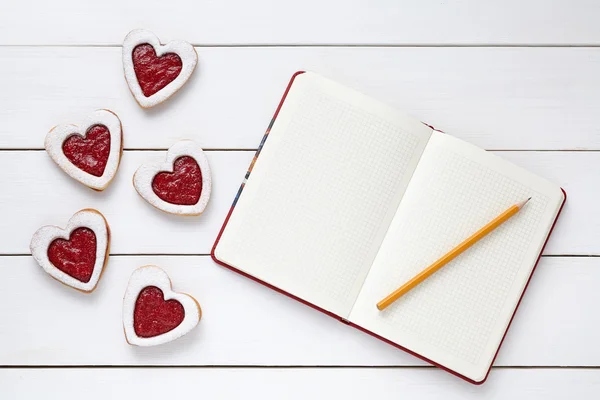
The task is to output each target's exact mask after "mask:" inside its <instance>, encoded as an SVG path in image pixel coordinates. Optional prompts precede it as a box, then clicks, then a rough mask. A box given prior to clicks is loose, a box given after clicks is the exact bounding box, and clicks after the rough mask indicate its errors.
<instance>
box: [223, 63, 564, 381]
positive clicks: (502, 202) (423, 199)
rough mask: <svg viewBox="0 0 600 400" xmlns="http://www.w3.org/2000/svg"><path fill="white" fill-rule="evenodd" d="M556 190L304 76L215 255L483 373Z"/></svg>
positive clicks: (367, 327) (364, 325) (442, 359)
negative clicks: (441, 261) (394, 294)
mask: <svg viewBox="0 0 600 400" xmlns="http://www.w3.org/2000/svg"><path fill="white" fill-rule="evenodd" d="M250 172H251V173H250ZM529 196H531V197H532V199H531V201H530V202H529V203H528V204H527V205H526V206H525V207H524V208H523V210H522V211H521V212H519V213H518V214H517V215H516V216H515V217H513V218H511V219H510V220H509V221H508V222H507V223H505V224H504V225H502V226H501V227H500V228H498V229H497V230H496V231H494V232H492V233H491V234H489V235H488V236H487V237H485V238H484V239H483V240H481V241H480V242H478V243H477V244H476V245H474V246H473V247H472V248H470V249H469V250H467V251H466V252H465V253H464V254H462V255H461V256H459V257H458V258H457V259H455V260H454V261H453V262H452V263H450V264H448V265H447V266H445V267H444V268H442V269H441V270H440V271H439V272H437V273H436V274H434V275H433V276H432V277H430V278H429V279H427V280H426V281H425V282H424V283H422V284H421V285H419V286H418V287H417V288H415V289H413V290H412V291H411V292H409V293H408V294H406V295H405V296H403V297H402V298H400V299H399V300H397V301H396V302H395V303H393V304H392V305H391V306H390V307H388V308H387V309H385V310H384V311H379V310H378V309H377V308H376V306H375V304H376V303H377V302H378V301H379V300H381V299H382V298H383V297H385V296H387V295H388V294H389V293H390V292H391V291H393V290H394V289H396V288H398V287H399V286H401V285H402V284H403V283H405V282H406V281H407V280H409V279H410V278H412V277H413V276H414V275H416V274H417V273H418V272H420V271H421V270H423V269H424V268H426V267H427V266H428V265H429V264H431V263H432V262H434V261H435V260H436V259H437V258H439V257H440V256H442V255H444V254H445V253H446V252H447V251H449V250H450V249H452V248H453V247H454V246H456V245H457V244H458V243H460V242H461V241H462V240H464V239H465V238H467V237H468V236H470V235H471V234H472V233H473V232H475V231H476V230H478V229H479V228H481V227H482V226H483V225H485V224H486V223H487V222H489V221H490V220H491V219H493V218H494V217H496V216H497V215H498V214H500V213H501V212H503V211H504V210H506V209H507V208H508V207H510V206H511V205H513V204H515V203H517V202H519V201H522V200H524V199H526V198H528V197H529ZM564 200H565V195H564V192H563V191H562V190H561V188H560V187H558V186H556V185H554V184H552V183H550V182H548V181H546V180H544V179H542V178H540V177H538V176H536V175H534V174H532V173H530V172H528V171H526V170H523V169H522V168H519V167H517V166H515V165H513V164H511V163H509V162H507V161H505V160H503V159H501V158H499V157H497V156H496V155H494V154H491V153H488V152H486V151H484V150H482V149H479V148H477V147H475V146H473V145H471V144H468V143H465V142H463V141H461V140H459V139H456V138H454V137H452V136H450V135H448V134H444V133H441V132H439V131H435V130H434V129H432V128H430V127H428V126H426V125H425V124H423V123H421V122H419V121H417V120H414V119H412V118H410V117H407V116H405V115H403V114H401V113H399V112H397V111H395V110H393V109H392V108H390V107H388V106H386V105H384V104H382V103H380V102H378V101H375V100H373V99H371V98H369V97H367V96H365V95H363V94H360V93H358V92H356V91H354V90H351V89H349V88H346V87H344V86H342V85H340V84H337V83H335V82H333V81H331V80H328V79H325V78H323V77H321V76H319V75H317V74H314V73H310V72H307V73H299V74H296V75H295V76H294V77H293V78H292V81H291V82H290V85H289V86H288V90H287V91H286V94H285V95H284V98H283V99H282V102H281V104H280V106H279V109H278V112H277V113H276V115H275V118H274V120H273V121H272V122H271V126H270V129H269V130H268V131H267V134H266V135H265V137H264V138H263V141H262V143H261V147H260V148H259V151H258V152H257V156H256V158H255V159H254V161H253V162H252V165H251V167H250V170H249V171H248V175H247V176H246V180H245V181H244V183H243V184H242V187H241V188H240V192H239V193H238V196H237V197H236V200H235V202H234V206H233V207H232V210H231V212H230V214H229V216H228V218H227V220H226V221H225V224H224V225H223V229H222V230H221V233H220V234H219V237H218V238H217V241H216V243H215V246H214V248H213V252H212V255H213V258H214V259H215V260H216V261H217V262H219V263H220V264H223V265H226V266H228V267H230V268H233V269H235V270H237V271H238V272H242V273H244V274H245V275H247V276H251V277H253V278H255V279H257V280H259V281H261V282H263V283H266V284H268V285H269V286H271V287H273V288H276V289H278V290H280V291H282V292H285V293H286V294H289V295H291V296H293V297H295V298H297V299H299V300H301V301H303V302H305V303H308V304H310V305H312V306H315V307H316V308H318V309H320V310H322V311H325V312H326V313H328V314H330V315H332V316H336V317H338V318H340V319H342V320H343V321H344V322H346V323H349V324H351V325H353V326H355V327H357V328H360V329H362V330H364V331H367V332H368V333H371V334H373V335H375V336H378V337H379V338H381V339H384V340H386V341H388V342H390V343H392V344H394V345H396V346H398V347H401V348H403V349H405V350H408V351H409V352H411V353H413V354H415V355H417V356H419V357H421V358H423V359H426V360H427V361H429V362H432V363H434V364H436V365H438V366H441V367H442V368H444V369H447V370H449V371H451V372H453V373H455V374H457V375H459V376H461V377H463V378H465V379H467V380H468V381H470V382H473V383H481V382H483V381H484V380H485V378H486V377H487V374H488V373H489V370H490V368H491V365H492V362H493V360H494V358H495V356H496V353H497V350H498V348H499V347H500V344H501V341H502V339H503V337H504V335H505V332H506V330H507V329H508V325H509V324H510V321H511V319H512V316H513V314H514V312H515V310H516V307H517V305H518V303H519V301H520V299H521V296H522V294H523V292H524V290H525V287H526V285H527V283H528V281H529V278H530V276H531V274H532V272H533V269H534V267H535V265H536V263H537V260H538V258H539V256H540V254H541V251H542V249H543V246H544V244H545V242H546V239H547V237H548V235H549V234H550V231H551V229H552V227H553V224H554V222H555V220H556V218H557V216H558V214H559V212H560V209H561V207H562V205H563V203H564Z"/></svg>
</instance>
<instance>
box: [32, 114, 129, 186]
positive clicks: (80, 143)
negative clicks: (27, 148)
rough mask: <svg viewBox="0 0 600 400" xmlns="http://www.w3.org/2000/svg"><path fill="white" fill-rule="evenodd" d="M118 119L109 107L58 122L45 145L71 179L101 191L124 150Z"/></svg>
mask: <svg viewBox="0 0 600 400" xmlns="http://www.w3.org/2000/svg"><path fill="white" fill-rule="evenodd" d="M122 134H123V132H122V129H121V120H120V119H119V117H117V115H116V114H115V113H113V112H112V111H109V110H97V111H94V112H93V113H92V114H90V115H89V116H87V117H86V118H84V119H82V120H81V121H80V122H78V123H76V124H74V125H71V124H68V125H58V126H56V127H54V128H52V130H51V131H50V132H49V133H48V134H47V135H46V141H45V143H44V146H45V148H46V151H47V152H48V154H49V155H50V157H51V158H52V160H54V162H55V163H56V164H58V166H59V167H60V168H61V169H62V170H63V171H65V172H66V173H67V174H68V175H69V176H70V177H71V178H73V179H75V180H77V181H79V182H81V183H83V184H84V185H86V186H88V187H90V188H92V189H94V190H99V191H100V190H104V189H106V187H107V186H108V184H109V183H110V182H111V180H112V179H113V178H114V177H115V174H116V173H117V169H118V168H119V163H120V162H121V153H122V152H123V136H122Z"/></svg>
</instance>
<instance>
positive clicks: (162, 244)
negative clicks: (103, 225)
mask: <svg viewBox="0 0 600 400" xmlns="http://www.w3.org/2000/svg"><path fill="white" fill-rule="evenodd" d="M253 154H254V153H253V152H251V151H244V152H239V151H233V152H232V151H229V152H226V151H217V152H208V157H209V162H210V163H211V168H212V170H213V171H212V172H213V181H214V187H213V192H212V198H211V200H210V202H209V205H208V208H207V210H206V212H205V213H204V214H203V215H202V216H200V217H190V218H185V217H176V216H172V215H168V214H165V213H162V212H160V211H157V210H155V209H154V208H152V207H151V206H149V205H148V204H147V203H145V202H144V201H143V200H142V199H141V197H139V196H138V195H137V193H136V192H135V190H134V189H133V186H132V184H131V177H132V176H133V173H134V171H135V170H136V169H137V168H138V166H139V165H141V164H142V163H144V162H147V161H151V160H162V159H164V152H162V151H161V152H154V151H150V152H147V151H131V152H125V154H124V156H123V160H122V164H121V167H120V170H119V172H118V173H117V177H116V178H115V181H114V182H112V184H111V186H109V188H108V189H107V190H106V191H104V192H102V193H96V192H94V191H92V190H90V189H87V188H86V187H84V186H82V185H81V184H79V183H77V182H75V181H74V180H72V179H70V178H68V177H67V176H66V175H65V174H64V173H63V172H62V171H61V170H59V169H58V167H56V166H55V165H54V163H53V162H52V161H51V160H50V158H49V157H48V156H47V154H46V153H45V152H44V151H4V152H2V151H0V171H3V173H2V177H1V178H0V184H1V185H3V186H2V187H3V188H5V189H4V190H0V204H2V207H0V232H10V234H5V235H2V240H1V241H0V254H27V253H29V241H30V239H31V235H33V232H35V230H36V229H38V228H39V227H40V226H42V225H48V224H55V225H61V224H63V225H64V224H65V223H66V221H67V220H68V218H69V217H70V216H71V215H72V214H73V213H74V212H76V211H77V210H79V209H82V208H86V207H93V208H97V209H98V210H100V211H101V212H102V213H104V215H105V216H106V217H107V218H108V221H109V224H110V226H111V228H112V233H113V236H112V245H111V252H112V253H113V254H115V253H116V254H123V253H125V254H208V253H209V252H210V249H211V247H212V243H213V242H214V239H215V238H216V236H217V233H218V231H219V229H220V228H221V225H222V223H223V220H224V219H225V216H226V215H227V212H228V211H229V207H230V205H231V203H232V201H233V198H234V196H235V193H236V192H237V189H238V188H239V185H240V183H241V181H242V179H243V177H244V174H245V172H246V170H247V168H248V165H249V164H250V160H251V158H252V156H253ZM499 154H500V155H501V156H502V157H505V158H507V159H508V160H510V161H513V162H515V163H516V164H518V165H521V166H523V167H524V168H527V169H530V170H532V171H533V172H535V173H537V174H539V175H540V176H543V177H546V178H547V179H549V180H551V181H553V182H555V183H557V184H559V185H561V186H563V187H564V188H565V189H566V190H567V192H568V193H569V200H568V201H567V204H566V206H565V209H564V212H563V216H562V217H561V219H560V221H559V223H558V224H557V227H556V230H555V232H554V233H553V235H552V237H551V239H550V242H549V243H548V246H547V248H546V250H545V254H559V255H561V254H562V255H564V254H569V255H570V254H600V242H599V241H598V240H597V237H596V233H597V227H598V226H600V211H599V210H598V207H597V206H596V204H597V201H596V199H597V196H598V189H597V185H594V184H591V182H594V181H595V180H596V179H597V177H598V176H600V153H598V152H589V153H582V152H500V153H499Z"/></svg>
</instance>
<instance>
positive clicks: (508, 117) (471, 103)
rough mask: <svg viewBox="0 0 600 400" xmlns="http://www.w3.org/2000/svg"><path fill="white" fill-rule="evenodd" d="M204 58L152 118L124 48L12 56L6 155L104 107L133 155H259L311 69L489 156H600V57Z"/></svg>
mask: <svg viewBox="0 0 600 400" xmlns="http://www.w3.org/2000/svg"><path fill="white" fill-rule="evenodd" d="M599 4H600V3H599ZM0 14H1V13H0ZM185 14H186V13H182V15H185ZM195 25H198V24H195ZM599 26H600V25H599ZM599 29H600V28H599ZM0 38H2V35H0ZM0 40H1V39H0ZM197 50H198V53H199V66H198V70H197V71H196V72H195V73H194V75H193V76H192V78H191V80H190V82H188V84H187V85H186V86H185V87H184V88H183V89H182V90H181V91H180V92H179V93H177V94H176V95H175V96H174V97H173V98H172V99H170V100H169V101H167V102H166V103H165V104H163V105H160V106H158V107H156V108H154V109H151V110H142V109H141V108H140V107H139V106H138V105H137V104H136V102H135V100H134V99H133V96H132V95H131V94H130V93H129V90H128V88H127V85H126V83H125V78H124V77H123V70H122V62H121V49H120V48H119V47H109V48H104V47H83V48H81V47H76V48H73V47H49V48H39V47H0V87H1V88H2V89H3V90H2V94H0V120H1V121H2V124H0V148H38V149H39V148H42V147H43V140H44V136H45V135H46V133H47V132H48V131H49V130H50V128H52V127H53V126H55V125H57V124H59V123H67V122H71V121H72V120H73V119H74V118H75V117H77V116H78V115H81V114H87V113H89V112H91V111H93V110H95V109H98V108H109V109H111V110H113V111H115V112H116V113H117V114H118V115H119V116H120V117H121V119H122V121H123V127H124V135H125V137H124V145H125V147H126V148H137V149H140V148H142V149H147V148H159V149H166V148H168V147H169V146H170V145H171V144H172V143H173V142H175V141H176V140H178V139H181V138H191V139H194V140H196V141H198V143H200V145H201V146H203V147H204V148H246V149H252V148H256V146H257V145H258V142H259V141H260V138H261V137H262V135H263V133H264V131H265V129H266V127H267V125H268V123H269V121H270V119H271V117H272V115H273V112H274V110H275V108H276V106H277V104H278V102H279V99H280V98H281V95H282V93H283V90H284V89H285V86H286V84H287V82H288V80H289V78H290V76H291V75H292V74H293V73H294V72H295V71H297V70H299V69H307V70H313V71H315V72H319V73H321V74H323V75H325V76H329V77H332V78H334V79H336V80H338V81H340V82H341V83H344V84H346V85H349V86H351V87H354V88H356V89H358V90H361V91H363V92H365V93H366V94H368V95H371V96H372V97H374V98H376V99H379V100H381V101H383V102H386V103H389V104H390V105H392V106H393V107H395V108H397V109H398V110H401V111H404V112H406V113H409V114H411V115H413V116H414V117H416V118H419V119H421V120H423V121H426V122H427V123H429V124H432V125H434V126H436V127H437V128H438V129H442V130H444V131H446V132H448V133H451V134H453V135H456V136H458V137H460V138H463V139H465V140H467V141H469V142H471V143H473V144H475V145H478V146H480V147H483V148H487V149H507V150H522V149H529V150H545V149H551V150H557V149H559V150H562V149H588V150H589V149H600V134H599V133H600V113H598V112H596V111H597V110H598V109H599V108H600V75H598V73H597V72H598V71H599V70H600V48H385V47H384V48H382V47H376V48H372V47H369V48H365V47H272V48H255V47H250V48H239V47H232V48H198V49H197Z"/></svg>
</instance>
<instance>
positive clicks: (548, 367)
mask: <svg viewBox="0 0 600 400" xmlns="http://www.w3.org/2000/svg"><path fill="white" fill-rule="evenodd" d="M2 369H259V370H260V369H264V370H268V369H296V370H304V369H372V370H387V369H396V370H398V369H403V370H407V369H421V370H423V369H428V370H437V369H438V367H436V366H434V365H371V366H370V365H15V366H11V365H0V370H2ZM492 369H493V370H510V369H518V370H523V369H526V370H600V366H596V365H569V366H562V365H543V366H535V365H531V366H527V365H514V366H513V365H500V366H493V367H492Z"/></svg>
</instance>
